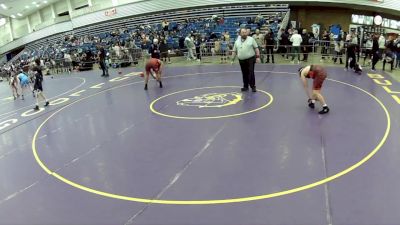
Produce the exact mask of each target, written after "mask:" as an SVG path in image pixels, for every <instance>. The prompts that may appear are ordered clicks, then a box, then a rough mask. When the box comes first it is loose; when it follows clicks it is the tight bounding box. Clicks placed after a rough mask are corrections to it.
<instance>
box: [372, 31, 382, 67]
mask: <svg viewBox="0 0 400 225" xmlns="http://www.w3.org/2000/svg"><path fill="white" fill-rule="evenodd" d="M378 39H379V36H378V35H374V36H373V39H372V54H373V55H372V71H373V72H375V71H376V70H375V65H376V63H378V61H379V59H380V58H381V54H380V51H379V42H378Z"/></svg>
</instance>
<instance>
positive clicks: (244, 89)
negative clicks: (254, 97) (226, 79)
mask: <svg viewBox="0 0 400 225" xmlns="http://www.w3.org/2000/svg"><path fill="white" fill-rule="evenodd" d="M240 90H241V91H248V90H249V88H245V87H244V88H241V89H240Z"/></svg>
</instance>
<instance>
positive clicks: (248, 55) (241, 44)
mask: <svg viewBox="0 0 400 225" xmlns="http://www.w3.org/2000/svg"><path fill="white" fill-rule="evenodd" d="M247 35H248V33H247V30H246V28H241V29H240V37H239V38H238V39H237V40H236V42H235V46H234V47H233V58H232V62H231V63H232V64H233V61H234V60H235V58H236V55H237V56H238V59H239V64H240V68H241V70H242V75H243V88H242V89H241V90H242V91H248V90H249V85H250V87H251V89H252V91H253V92H256V91H257V89H256V79H255V77H254V65H255V63H256V61H257V62H260V51H259V50H258V45H257V43H256V41H255V40H254V38H252V37H248V36H247Z"/></svg>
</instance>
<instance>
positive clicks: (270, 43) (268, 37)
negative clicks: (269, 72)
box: [261, 30, 275, 63]
mask: <svg viewBox="0 0 400 225" xmlns="http://www.w3.org/2000/svg"><path fill="white" fill-rule="evenodd" d="M274 44H275V42H274V33H272V31H271V30H267V31H266V34H265V38H264V46H265V51H266V54H267V63H269V57H270V56H271V60H272V63H275V60H274ZM261 60H263V59H262V58H261Z"/></svg>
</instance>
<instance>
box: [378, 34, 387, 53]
mask: <svg viewBox="0 0 400 225" xmlns="http://www.w3.org/2000/svg"><path fill="white" fill-rule="evenodd" d="M378 43H379V51H380V54H383V52H384V51H385V48H386V47H385V46H386V39H385V37H384V36H383V35H382V34H381V35H380V36H379V40H378Z"/></svg>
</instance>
